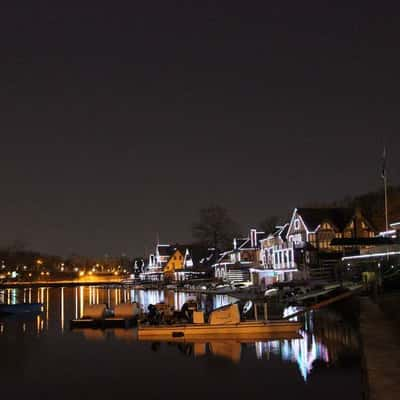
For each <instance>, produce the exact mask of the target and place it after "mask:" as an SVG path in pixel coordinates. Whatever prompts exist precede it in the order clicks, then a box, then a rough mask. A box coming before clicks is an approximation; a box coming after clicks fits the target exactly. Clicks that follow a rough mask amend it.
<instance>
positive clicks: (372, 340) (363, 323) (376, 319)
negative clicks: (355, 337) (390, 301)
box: [360, 297, 400, 400]
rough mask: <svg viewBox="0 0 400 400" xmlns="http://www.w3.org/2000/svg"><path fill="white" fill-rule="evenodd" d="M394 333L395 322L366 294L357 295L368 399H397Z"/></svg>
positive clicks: (399, 344)
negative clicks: (365, 295) (364, 295)
mask: <svg viewBox="0 0 400 400" xmlns="http://www.w3.org/2000/svg"><path fill="white" fill-rule="evenodd" d="M397 307H398V305H397ZM396 332H398V331H397V329H396V324H395V322H394V321H393V320H390V319H388V318H387V317H386V315H385V313H384V312H383V311H382V309H381V308H380V307H379V305H378V304H377V303H374V302H373V301H372V300H371V299H370V298H368V297H361V298H360V334H361V339H362V345H363V349H364V361H365V372H366V376H367V384H368V396H367V398H368V400H392V399H393V400H395V399H400V380H399V377H400V338H399V336H398V335H397V334H396Z"/></svg>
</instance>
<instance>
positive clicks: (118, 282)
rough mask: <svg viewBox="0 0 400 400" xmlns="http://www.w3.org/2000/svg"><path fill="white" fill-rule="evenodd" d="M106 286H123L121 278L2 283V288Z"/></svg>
mask: <svg viewBox="0 0 400 400" xmlns="http://www.w3.org/2000/svg"><path fill="white" fill-rule="evenodd" d="M81 285H84V286H96V285H101V286H106V285H120V286H122V285H123V283H121V280H115V281H113V280H106V281H75V280H66V281H35V282H8V283H0V289H8V288H10V289H15V288H26V287H41V286H46V287H64V286H65V287H73V286H81Z"/></svg>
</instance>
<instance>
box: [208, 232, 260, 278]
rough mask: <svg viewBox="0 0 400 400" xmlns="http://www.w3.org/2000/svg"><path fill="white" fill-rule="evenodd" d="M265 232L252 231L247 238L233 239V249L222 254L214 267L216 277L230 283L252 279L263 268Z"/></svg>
mask: <svg viewBox="0 0 400 400" xmlns="http://www.w3.org/2000/svg"><path fill="white" fill-rule="evenodd" d="M264 238H265V233H264V232H258V231H257V229H250V232H249V236H248V237H246V238H235V239H233V248H232V249H231V250H228V251H225V252H223V253H221V254H220V256H219V259H218V260H217V262H216V263H215V264H214V265H213V268H214V276H215V278H217V279H222V280H225V281H229V282H244V281H249V280H250V279H251V273H252V271H253V270H255V269H260V266H261V263H262V262H261V258H260V254H261V240H262V239H264Z"/></svg>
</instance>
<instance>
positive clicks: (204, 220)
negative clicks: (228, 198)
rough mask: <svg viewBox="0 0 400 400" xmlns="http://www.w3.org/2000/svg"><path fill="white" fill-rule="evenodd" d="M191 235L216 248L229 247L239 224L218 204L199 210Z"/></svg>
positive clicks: (237, 232)
mask: <svg viewBox="0 0 400 400" xmlns="http://www.w3.org/2000/svg"><path fill="white" fill-rule="evenodd" d="M192 234H193V237H194V238H195V239H196V240H198V241H199V242H200V243H201V244H203V245H206V246H213V247H214V248H215V249H217V250H221V249H225V248H229V247H230V246H231V245H232V240H233V238H234V237H235V236H238V235H239V225H238V224H237V223H236V222H235V221H234V220H233V219H232V218H231V217H230V216H229V213H228V211H227V210H226V209H225V208H224V207H221V206H219V205H212V206H209V207H207V208H202V209H201V210H200V218H199V221H198V222H196V223H194V224H193V226H192Z"/></svg>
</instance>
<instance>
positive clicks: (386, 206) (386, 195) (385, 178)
mask: <svg viewBox="0 0 400 400" xmlns="http://www.w3.org/2000/svg"><path fill="white" fill-rule="evenodd" d="M383 183H384V186H385V223H386V232H387V231H388V230H389V220H388V194H387V174H386V171H385V177H384V178H383Z"/></svg>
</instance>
